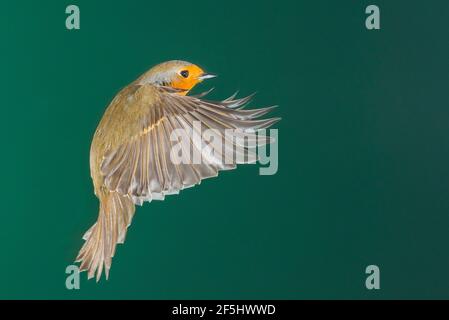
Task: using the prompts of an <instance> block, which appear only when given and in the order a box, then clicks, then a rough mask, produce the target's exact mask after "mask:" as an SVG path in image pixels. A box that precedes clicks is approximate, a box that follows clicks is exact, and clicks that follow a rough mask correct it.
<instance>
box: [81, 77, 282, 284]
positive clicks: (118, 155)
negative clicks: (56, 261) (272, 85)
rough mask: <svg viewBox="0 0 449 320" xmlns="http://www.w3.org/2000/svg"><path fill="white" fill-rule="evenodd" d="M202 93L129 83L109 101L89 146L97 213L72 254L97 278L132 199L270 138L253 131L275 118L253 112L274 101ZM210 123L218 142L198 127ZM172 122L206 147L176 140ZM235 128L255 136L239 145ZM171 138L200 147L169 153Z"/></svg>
mask: <svg viewBox="0 0 449 320" xmlns="http://www.w3.org/2000/svg"><path fill="white" fill-rule="evenodd" d="M206 94H207V92H206V93H204V94H201V95H198V96H186V95H180V94H179V92H178V91H177V90H174V89H172V88H168V87H157V86H154V85H149V84H146V85H138V84H131V85H130V86H128V87H126V88H125V89H123V90H122V91H121V92H120V93H119V94H118V95H117V96H116V97H115V98H114V100H113V101H112V102H111V104H110V106H109V107H108V109H107V111H106V112H105V115H104V116H103V119H102V120H101V122H100V124H99V126H98V128H97V131H96V133H95V136H94V139H93V142H92V147H91V175H92V179H93V182H94V187H95V193H96V195H97V197H98V198H99V200H100V212H99V217H98V220H97V222H96V223H95V224H94V225H93V226H92V227H91V228H90V229H89V230H88V231H87V232H86V234H85V235H84V237H83V238H84V240H86V242H85V243H84V246H83V247H82V249H81V250H80V252H79V254H78V257H77V261H78V262H80V263H81V267H80V269H81V270H82V271H85V270H87V271H88V277H89V278H92V277H94V276H95V275H96V276H97V281H98V280H99V279H100V277H101V274H102V271H103V269H104V270H105V273H106V277H108V274H109V269H110V267H111V260H112V257H113V256H114V253H115V249H116V244H117V243H123V242H124V240H125V235H126V230H127V228H128V227H129V225H130V224H131V220H132V217H133V215H134V211H135V205H142V204H143V203H144V202H146V201H148V202H149V201H151V200H153V199H154V200H163V199H164V197H165V196H166V195H171V194H177V193H179V191H181V190H182V189H184V188H188V187H191V186H194V185H196V184H199V183H200V182H201V180H203V179H206V178H210V177H215V176H217V175H218V172H219V171H221V170H229V169H234V168H235V167H236V165H237V164H239V163H247V161H246V162H245V161H242V159H248V158H252V157H254V158H257V156H256V154H255V147H257V146H259V145H263V144H266V143H269V142H270V139H269V138H267V137H262V136H260V135H257V134H256V131H257V130H259V129H266V128H268V127H270V126H271V125H272V124H274V123H275V122H277V121H278V120H279V119H278V118H270V119H262V120H261V119H258V118H259V117H261V116H263V115H265V114H267V113H268V112H270V111H271V110H272V109H273V107H269V108H262V109H242V108H243V107H244V106H245V105H246V104H247V103H248V102H249V101H250V99H251V97H246V98H243V99H235V95H234V96H232V97H230V98H228V99H226V100H223V101H209V100H205V99H203V98H204V96H205V95H206ZM114 119H115V120H117V119H120V121H114ZM198 123H200V124H201V126H200V128H199V127H198V125H197V124H198ZM208 129H213V130H214V132H215V133H216V134H217V136H218V137H220V138H221V139H222V141H223V144H221V146H223V147H222V148H220V147H219V146H220V145H218V146H217V145H215V144H211V143H208V142H210V141H204V138H203V133H204V131H205V130H208ZM175 130H177V132H186V133H187V132H190V133H196V134H197V135H196V137H200V139H201V141H200V144H201V143H204V144H208V145H209V146H210V148H208V149H207V148H206V149H207V150H206V151H204V150H203V149H202V148H201V146H199V145H198V141H195V139H192V135H189V137H188V138H187V137H186V139H181V140H182V142H180V141H179V140H176V139H173V138H172V134H173V132H174V131H175ZM230 130H234V131H232V132H235V136H234V139H230V138H229V135H227V133H229V131H230ZM239 135H242V136H244V137H245V139H246V140H245V141H251V140H252V141H253V142H255V143H252V144H250V145H249V146H248V145H242V140H240V139H238V138H239V137H238V136H239ZM231 138H232V137H231ZM239 141H240V142H239ZM226 143H227V144H229V145H231V146H232V147H233V148H232V149H233V150H232V152H233V154H232V155H228V154H227V153H228V152H231V151H230V150H229V149H228V148H225V147H224V145H225V144H226ZM176 146H178V147H179V146H181V150H182V152H192V151H193V152H195V151H196V152H198V153H199V154H201V155H202V157H201V161H200V162H199V163H197V162H195V163H192V161H191V162H188V163H177V162H174V161H172V156H171V154H170V153H171V152H172V150H173V148H175V147H176ZM187 150H188V151H187ZM239 153H240V154H239ZM225 159H226V160H225Z"/></svg>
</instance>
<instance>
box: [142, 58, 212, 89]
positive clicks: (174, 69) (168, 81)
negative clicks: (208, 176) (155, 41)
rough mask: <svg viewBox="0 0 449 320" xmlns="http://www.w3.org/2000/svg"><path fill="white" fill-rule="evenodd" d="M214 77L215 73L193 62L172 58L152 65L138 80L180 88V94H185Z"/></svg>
mask: <svg viewBox="0 0 449 320" xmlns="http://www.w3.org/2000/svg"><path fill="white" fill-rule="evenodd" d="M215 77H216V75H213V74H210V73H207V72H205V71H204V70H203V69H201V68H200V67H198V66H197V65H195V64H193V63H190V62H186V61H180V60H173V61H167V62H164V63H161V64H158V65H156V66H154V67H153V68H151V69H150V70H149V71H148V72H146V73H145V74H144V75H142V77H140V78H139V79H138V82H139V83H140V84H144V83H150V84H154V85H159V86H166V87H171V88H174V89H178V90H182V92H181V94H186V93H187V92H188V91H190V90H191V89H192V88H193V87H194V86H196V85H197V84H198V83H200V82H202V81H203V80H206V79H211V78H215Z"/></svg>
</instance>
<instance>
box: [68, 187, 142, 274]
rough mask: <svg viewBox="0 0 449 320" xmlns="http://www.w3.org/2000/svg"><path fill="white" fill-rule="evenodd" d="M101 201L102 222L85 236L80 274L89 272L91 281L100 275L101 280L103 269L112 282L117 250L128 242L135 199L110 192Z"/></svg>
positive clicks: (101, 197)
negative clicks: (111, 272)
mask: <svg viewBox="0 0 449 320" xmlns="http://www.w3.org/2000/svg"><path fill="white" fill-rule="evenodd" d="M99 199H100V212H99V214H98V220H97V222H96V223H95V224H94V225H93V226H92V227H90V229H89V230H87V232H86V233H85V234H84V236H83V239H84V240H86V242H85V243H84V245H83V247H82V248H81V250H80V252H79V253H78V257H77V258H76V262H80V263H81V265H80V271H87V272H88V278H89V279H91V278H93V277H95V273H96V277H97V281H99V280H100V278H101V274H102V272H103V268H104V271H105V274H106V279H108V277H109V270H110V268H111V262H112V258H113V257H114V254H115V248H116V246H117V244H118V243H123V242H124V241H125V236H126V231H127V228H128V227H129V226H130V225H131V220H132V218H133V216H134V211H135V207H134V203H133V202H132V200H131V199H130V198H128V197H125V196H121V195H120V194H118V193H116V192H106V193H104V194H102V195H100V196H99Z"/></svg>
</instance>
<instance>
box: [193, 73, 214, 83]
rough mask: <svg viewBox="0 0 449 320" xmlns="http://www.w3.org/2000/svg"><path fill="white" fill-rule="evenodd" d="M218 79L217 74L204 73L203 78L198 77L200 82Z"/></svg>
mask: <svg viewBox="0 0 449 320" xmlns="http://www.w3.org/2000/svg"><path fill="white" fill-rule="evenodd" d="M215 77H217V75H216V74H212V73H203V74H202V75H201V76H199V77H198V80H200V81H203V80H206V79H212V78H215Z"/></svg>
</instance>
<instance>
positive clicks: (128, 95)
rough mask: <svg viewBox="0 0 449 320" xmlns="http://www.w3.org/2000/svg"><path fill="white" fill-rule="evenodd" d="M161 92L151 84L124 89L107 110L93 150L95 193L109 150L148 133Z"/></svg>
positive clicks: (91, 157)
mask: <svg viewBox="0 0 449 320" xmlns="http://www.w3.org/2000/svg"><path fill="white" fill-rule="evenodd" d="M160 99H161V97H160V91H159V90H158V89H157V88H156V87H155V86H153V85H151V84H145V85H137V84H135V83H132V84H130V85H128V86H127V87H125V88H123V89H122V90H121V91H120V92H119V93H118V94H117V95H116V96H115V97H114V99H113V100H112V102H111V103H110V104H109V106H108V108H107V109H106V111H105V113H104V115H103V117H102V119H101V121H100V123H99V124H98V127H97V130H96V131H95V134H94V137H93V140H92V144H91V149H90V171H91V177H92V179H93V182H94V187H95V190H96V191H97V190H98V188H100V187H102V183H103V176H102V174H101V172H100V166H101V162H102V160H103V158H104V156H105V154H106V153H107V152H108V151H109V150H114V149H116V148H118V147H119V146H120V145H122V144H124V143H126V142H128V141H129V140H131V139H133V138H135V137H137V136H139V135H140V134H142V132H143V131H144V130H145V129H146V128H145V117H146V116H147V115H148V114H149V113H150V112H149V111H150V109H151V107H152V106H154V105H155V104H156V103H157V102H158V101H160Z"/></svg>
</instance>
